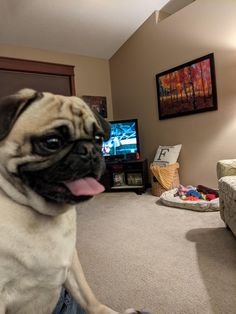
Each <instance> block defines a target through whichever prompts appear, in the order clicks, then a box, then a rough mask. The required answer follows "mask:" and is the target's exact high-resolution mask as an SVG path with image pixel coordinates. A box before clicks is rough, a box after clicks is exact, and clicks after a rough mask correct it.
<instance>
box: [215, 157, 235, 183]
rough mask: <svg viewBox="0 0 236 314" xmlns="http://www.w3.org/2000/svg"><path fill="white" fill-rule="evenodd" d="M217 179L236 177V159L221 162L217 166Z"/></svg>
mask: <svg viewBox="0 0 236 314" xmlns="http://www.w3.org/2000/svg"><path fill="white" fill-rule="evenodd" d="M216 171H217V178H218V179H220V178H222V177H225V176H235V175H236V159H225V160H219V161H218V162H217V166H216Z"/></svg>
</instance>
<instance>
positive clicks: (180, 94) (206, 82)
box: [156, 53, 217, 120]
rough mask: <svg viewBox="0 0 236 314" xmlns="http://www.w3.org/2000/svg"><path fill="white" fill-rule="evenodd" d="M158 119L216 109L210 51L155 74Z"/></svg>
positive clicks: (213, 70)
mask: <svg viewBox="0 0 236 314" xmlns="http://www.w3.org/2000/svg"><path fill="white" fill-rule="evenodd" d="M156 85H157V98H158V111H159V119H160V120H162V119H168V118H174V117H178V116H184V115H189V114H194V113H199V112H205V111H211V110H217V97H216V79H215V65H214V55H213V53H211V54H208V55H206V56H203V57H201V58H198V59H195V60H193V61H190V62H187V63H184V64H182V65H180V66H177V67H175V68H172V69H170V70H167V71H164V72H162V73H159V74H157V75H156Z"/></svg>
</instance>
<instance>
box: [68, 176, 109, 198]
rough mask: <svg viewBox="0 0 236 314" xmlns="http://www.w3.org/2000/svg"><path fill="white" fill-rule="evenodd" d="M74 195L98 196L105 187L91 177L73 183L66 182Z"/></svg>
mask: <svg viewBox="0 0 236 314" xmlns="http://www.w3.org/2000/svg"><path fill="white" fill-rule="evenodd" d="M64 184H65V185H66V186H67V188H68V189H69V190H70V191H71V193H72V194H73V195H76V196H80V195H91V196H93V195H97V194H99V193H101V192H103V191H104V186H103V185H101V184H100V183H99V182H98V181H97V180H95V179H94V178H91V177H87V178H83V179H79V180H75V181H72V182H64Z"/></svg>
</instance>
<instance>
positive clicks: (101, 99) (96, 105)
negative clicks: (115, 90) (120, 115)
mask: <svg viewBox="0 0 236 314" xmlns="http://www.w3.org/2000/svg"><path fill="white" fill-rule="evenodd" d="M82 99H83V100H84V101H85V102H86V103H87V104H88V105H89V106H90V107H91V108H92V109H94V110H96V111H97V112H98V113H99V114H100V115H101V116H102V117H103V118H107V99H106V97H105V96H87V95H85V96H82Z"/></svg>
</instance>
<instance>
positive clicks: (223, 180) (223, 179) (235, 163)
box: [217, 159, 236, 235]
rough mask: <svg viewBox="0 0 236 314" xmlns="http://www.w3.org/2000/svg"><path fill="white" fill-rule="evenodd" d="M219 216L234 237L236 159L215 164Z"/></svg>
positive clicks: (235, 229)
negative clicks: (217, 182)
mask: <svg viewBox="0 0 236 314" xmlns="http://www.w3.org/2000/svg"><path fill="white" fill-rule="evenodd" d="M217 177H218V179H219V200H220V215H221V218H222V219H223V220H224V222H225V224H226V225H227V226H228V227H229V228H230V229H231V230H232V232H233V233H234V235H236V159H227V160H220V161H218V162H217Z"/></svg>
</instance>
